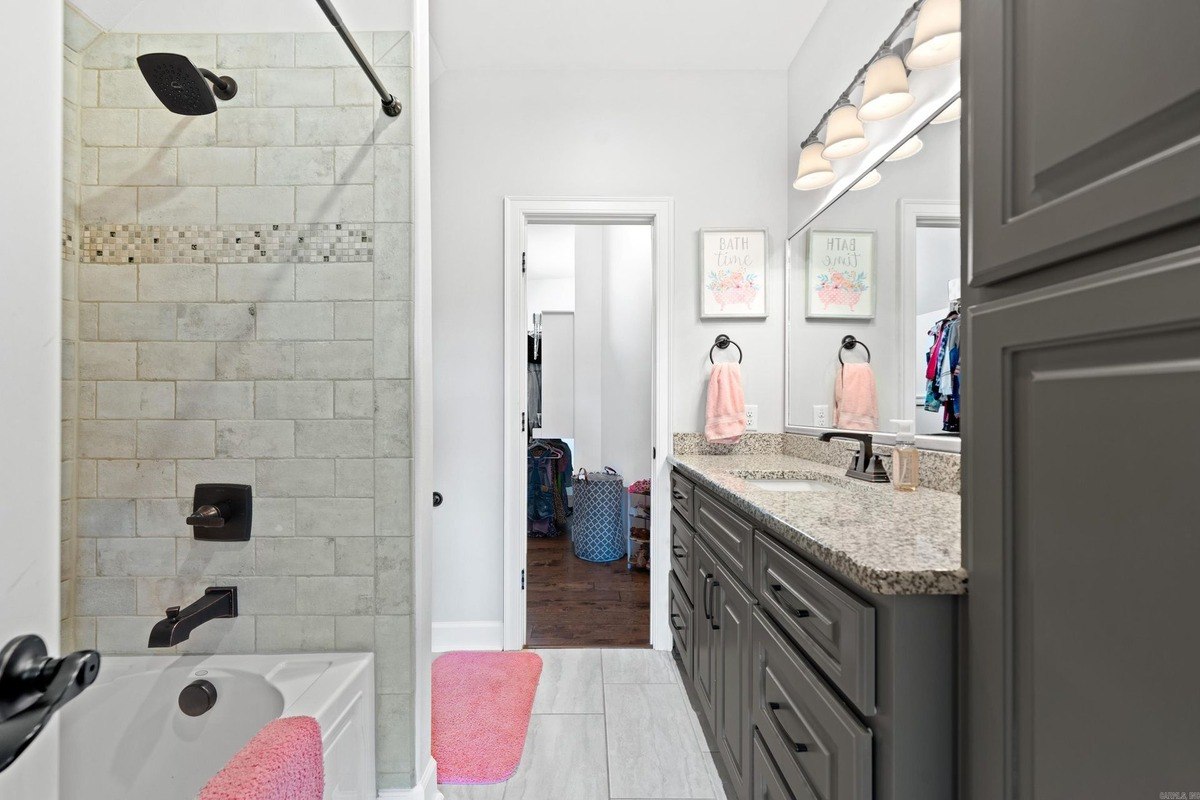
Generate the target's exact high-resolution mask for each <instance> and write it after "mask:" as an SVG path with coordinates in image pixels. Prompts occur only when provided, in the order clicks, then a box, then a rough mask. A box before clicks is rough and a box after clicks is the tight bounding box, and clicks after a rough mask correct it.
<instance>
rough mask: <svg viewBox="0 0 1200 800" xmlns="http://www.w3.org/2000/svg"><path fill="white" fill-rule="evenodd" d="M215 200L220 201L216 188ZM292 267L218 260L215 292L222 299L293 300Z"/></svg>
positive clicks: (288, 265)
mask: <svg viewBox="0 0 1200 800" xmlns="http://www.w3.org/2000/svg"><path fill="white" fill-rule="evenodd" d="M217 202H218V204H219V203H220V202H221V194H220V193H219V192H218V194H217ZM295 269H296V268H295V267H294V266H292V265H291V264H221V265H220V267H218V270H219V272H218V280H217V295H218V297H219V298H220V299H221V300H246V301H263V300H293V299H295V294H296V272H295Z"/></svg>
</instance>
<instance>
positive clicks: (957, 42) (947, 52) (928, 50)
mask: <svg viewBox="0 0 1200 800" xmlns="http://www.w3.org/2000/svg"><path fill="white" fill-rule="evenodd" d="M960 55H962V4H961V2H960V0H925V4H924V5H923V6H921V10H920V11H919V12H918V13H917V30H916V33H914V34H913V43H912V49H911V50H909V51H908V55H907V56H906V57H905V59H904V63H906V64H908V68H909V69H930V68H931V67H940V66H941V65H942V64H949V63H950V62H951V61H954V60H956V59H957V58H958V57H959V56H960Z"/></svg>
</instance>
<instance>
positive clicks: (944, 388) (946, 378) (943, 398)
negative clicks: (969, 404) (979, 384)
mask: <svg viewBox="0 0 1200 800" xmlns="http://www.w3.org/2000/svg"><path fill="white" fill-rule="evenodd" d="M959 327H960V322H959V317H958V314H957V313H954V312H951V313H950V315H949V316H947V317H946V318H945V319H943V320H941V321H940V322H938V324H937V325H935V326H933V327H932V328H930V330H929V337H930V346H929V352H928V354H927V355H926V365H925V410H926V411H937V410H938V409H941V410H942V430H943V431H945V432H947V433H958V432H959V429H960V420H959V413H960V409H961V400H962V398H961V396H960V394H959V373H960V372H961V367H962V365H961V364H960V363H959Z"/></svg>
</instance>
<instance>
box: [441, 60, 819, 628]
mask: <svg viewBox="0 0 1200 800" xmlns="http://www.w3.org/2000/svg"><path fill="white" fill-rule="evenodd" d="M797 46H799V42H797ZM786 89H787V86H786V75H785V74H784V73H783V72H782V71H780V72H755V71H742V72H717V71H711V72H643V71H611V72H591V71H573V72H542V71H503V70H492V71H487V72H477V71H466V70H462V71H458V70H451V71H448V72H446V73H443V74H442V75H441V77H439V78H438V80H437V82H436V83H435V84H434V86H433V125H434V129H433V134H434V147H433V170H434V197H433V200H434V215H435V217H434V258H435V259H436V263H437V266H436V269H435V282H434V310H435V319H434V325H435V346H434V354H435V361H436V364H437V376H436V378H435V384H436V385H435V389H434V391H435V405H436V408H437V412H438V418H437V423H436V425H437V427H436V432H437V433H436V436H437V439H438V444H437V447H436V448H435V460H436V466H435V475H436V480H437V484H438V485H437V488H438V489H439V490H440V491H442V492H443V493H444V494H445V496H446V503H445V505H443V506H442V507H441V508H440V509H438V512H437V514H436V515H435V526H436V528H435V534H434V537H435V541H436V548H437V549H436V552H435V563H434V570H435V575H436V578H435V588H434V591H435V597H434V619H435V621H436V622H450V621H475V620H493V621H494V620H498V619H500V616H501V593H502V574H501V563H502V552H503V530H502V522H503V518H502V514H503V503H502V484H501V481H500V475H501V470H502V467H503V462H502V446H503V441H502V429H501V423H502V420H501V416H502V412H503V397H502V394H503V374H502V373H503V352H502V346H503V316H504V305H503V231H502V216H501V213H500V210H501V202H502V200H503V198H504V196H505V195H531V196H540V197H554V196H569V195H574V196H581V195H582V196H636V197H652V196H670V197H673V198H674V199H675V215H676V216H675V229H676V235H675V241H674V242H673V245H674V258H675V271H674V276H673V277H674V296H673V297H672V298H671V306H672V315H673V319H672V326H673V330H672V337H671V343H670V344H671V362H672V382H673V385H672V390H673V391H672V393H673V400H672V410H673V414H674V428H675V430H677V431H698V430H702V427H701V426H702V424H703V411H704V398H703V389H704V386H705V382H706V380H707V376H708V350H709V347H710V346H711V345H712V341H713V339H714V338H715V337H716V335H717V334H719V333H727V334H729V335H730V336H732V337H733V338H734V339H735V340H736V341H737V342H738V343H739V344H740V345H741V346H742V348H743V350H744V351H745V354H746V356H745V362H744V363H743V372H744V374H745V378H746V400H747V402H748V403H755V404H757V405H758V406H759V414H760V417H761V422H760V427H761V429H762V430H781V429H782V424H783V413H782V400H783V390H782V378H783V333H782V330H783V329H782V325H783V319H782V314H783V284H782V263H783V242H784V236H785V228H786V204H787V191H789V189H788V188H787V187H788V183H787V182H785V181H783V180H782V179H781V176H786V173H787V171H788V163H787V158H786V154H787V139H786V129H787V125H786V108H787V94H786ZM742 225H744V226H747V227H764V228H767V229H768V230H769V232H770V269H769V270H768V279H769V300H770V309H769V311H770V315H771V317H770V319H769V320H768V321H767V322H765V323H764V322H762V321H737V322H720V323H716V322H706V323H701V322H700V321H699V319H698V316H699V312H698V302H699V280H698V269H697V258H698V252H697V251H698V248H697V241H698V231H699V229H700V228H702V227H706V226H707V227H733V226H742Z"/></svg>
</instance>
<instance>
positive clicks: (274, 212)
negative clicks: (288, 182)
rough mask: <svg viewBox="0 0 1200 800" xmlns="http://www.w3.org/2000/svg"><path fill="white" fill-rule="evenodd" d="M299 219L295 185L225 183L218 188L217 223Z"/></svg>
mask: <svg viewBox="0 0 1200 800" xmlns="http://www.w3.org/2000/svg"><path fill="white" fill-rule="evenodd" d="M295 218H296V192H295V190H294V189H293V188H292V187H291V186H222V187H220V188H218V189H217V222H220V223H231V222H242V221H244V220H247V219H262V220H280V221H283V222H291V221H292V220H293V219H295Z"/></svg>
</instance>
